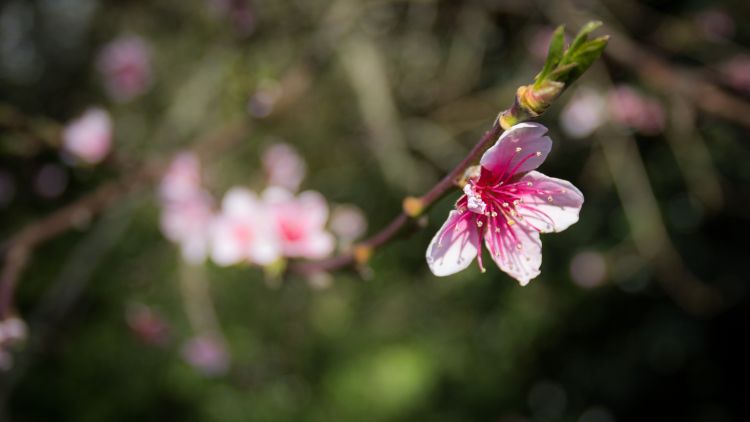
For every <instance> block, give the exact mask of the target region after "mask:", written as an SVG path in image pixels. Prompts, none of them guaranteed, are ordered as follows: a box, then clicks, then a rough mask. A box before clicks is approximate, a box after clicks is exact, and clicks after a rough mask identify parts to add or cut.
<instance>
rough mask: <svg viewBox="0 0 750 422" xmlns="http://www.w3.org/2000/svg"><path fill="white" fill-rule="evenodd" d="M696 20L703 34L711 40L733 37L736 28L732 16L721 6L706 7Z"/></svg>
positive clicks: (696, 16)
mask: <svg viewBox="0 0 750 422" xmlns="http://www.w3.org/2000/svg"><path fill="white" fill-rule="evenodd" d="M694 21H695V24H696V25H697V26H698V28H699V29H700V31H701V32H702V33H703V35H704V36H705V37H706V38H707V39H709V40H711V41H723V40H726V39H728V38H731V37H732V36H733V35H734V32H735V29H736V26H735V23H734V19H733V18H732V16H731V15H729V14H728V13H727V12H726V11H725V10H722V9H719V8H712V9H706V10H704V11H702V12H700V13H698V14H697V15H695V18H694Z"/></svg>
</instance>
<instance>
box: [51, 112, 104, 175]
mask: <svg viewBox="0 0 750 422" xmlns="http://www.w3.org/2000/svg"><path fill="white" fill-rule="evenodd" d="M62 146H63V151H64V152H65V153H66V154H68V155H69V156H70V157H71V158H72V159H74V160H80V161H83V162H85V163H88V164H96V163H99V162H100V161H102V160H103V159H104V157H106V156H107V154H109V151H110V149H111V148H112V119H111V118H110V116H109V113H107V111H106V110H104V109H102V108H99V107H93V108H89V109H88V110H86V111H85V112H84V113H83V114H82V115H81V116H80V117H79V118H77V119H75V120H73V121H71V122H70V123H68V124H67V125H66V126H65V129H64V130H63V133H62Z"/></svg>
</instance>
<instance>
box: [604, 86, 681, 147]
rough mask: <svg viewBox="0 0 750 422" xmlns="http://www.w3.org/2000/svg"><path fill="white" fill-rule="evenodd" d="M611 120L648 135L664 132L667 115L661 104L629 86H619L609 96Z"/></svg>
mask: <svg viewBox="0 0 750 422" xmlns="http://www.w3.org/2000/svg"><path fill="white" fill-rule="evenodd" d="M607 103H608V106H609V114H610V116H611V118H612V119H613V120H614V121H615V122H617V123H620V124H622V125H624V126H628V127H630V128H632V129H635V130H637V131H639V132H641V133H644V134H646V135H657V134H659V133H661V132H662V131H663V130H664V126H665V124H666V115H665V111H664V108H663V107H662V105H661V103H660V102H659V101H658V100H657V99H656V98H652V97H647V96H644V95H643V94H641V93H640V92H638V91H636V90H635V89H634V88H632V87H630V86H628V85H618V86H617V87H615V88H614V89H613V90H611V91H610V92H609V94H608V96H607Z"/></svg>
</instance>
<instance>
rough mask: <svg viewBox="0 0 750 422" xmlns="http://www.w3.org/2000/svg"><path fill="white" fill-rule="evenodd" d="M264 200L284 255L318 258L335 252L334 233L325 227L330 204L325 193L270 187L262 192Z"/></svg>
mask: <svg viewBox="0 0 750 422" xmlns="http://www.w3.org/2000/svg"><path fill="white" fill-rule="evenodd" d="M263 202H264V204H265V206H266V207H267V210H268V214H269V216H270V218H271V221H270V222H271V224H272V226H273V228H274V230H275V235H276V237H277V239H278V242H279V245H280V248H281V253H282V254H283V255H284V256H286V257H289V258H308V259H319V258H323V257H325V256H327V255H329V254H330V253H331V252H333V249H334V247H335V241H334V238H333V235H331V234H330V233H328V232H327V231H326V230H325V225H326V221H328V204H327V203H326V200H325V198H323V195H321V194H320V193H318V192H313V191H306V192H302V193H301V194H300V195H299V196H297V197H295V196H294V195H293V194H292V193H291V192H289V191H288V190H285V189H283V188H279V187H270V188H268V189H266V190H265V192H263Z"/></svg>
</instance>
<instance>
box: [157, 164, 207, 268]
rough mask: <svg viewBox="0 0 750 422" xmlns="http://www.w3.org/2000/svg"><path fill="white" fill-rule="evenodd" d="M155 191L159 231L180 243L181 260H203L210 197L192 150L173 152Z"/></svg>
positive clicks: (204, 256)
mask: <svg viewBox="0 0 750 422" xmlns="http://www.w3.org/2000/svg"><path fill="white" fill-rule="evenodd" d="M159 194H160V199H161V201H162V213H161V231H162V233H164V236H165V237H166V238H167V239H169V240H171V241H173V242H175V243H177V244H179V245H180V250H181V252H182V256H183V258H184V259H185V261H187V262H190V263H193V264H198V263H201V262H203V261H204V260H205V259H206V255H207V254H208V246H209V236H210V230H211V224H212V223H213V219H214V211H213V198H212V197H211V195H210V194H209V193H208V192H206V191H205V190H204V189H203V187H202V186H201V172H200V163H199V162H198V158H197V157H196V156H195V155H194V154H192V153H186V152H185V153H181V154H178V155H177V156H176V158H175V159H174V160H173V161H172V163H171V164H170V165H169V168H168V169H167V171H166V172H165V173H164V176H163V177H162V180H161V183H160V184H159Z"/></svg>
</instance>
